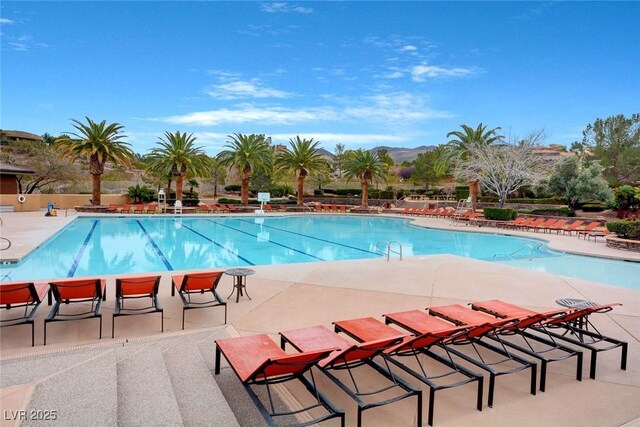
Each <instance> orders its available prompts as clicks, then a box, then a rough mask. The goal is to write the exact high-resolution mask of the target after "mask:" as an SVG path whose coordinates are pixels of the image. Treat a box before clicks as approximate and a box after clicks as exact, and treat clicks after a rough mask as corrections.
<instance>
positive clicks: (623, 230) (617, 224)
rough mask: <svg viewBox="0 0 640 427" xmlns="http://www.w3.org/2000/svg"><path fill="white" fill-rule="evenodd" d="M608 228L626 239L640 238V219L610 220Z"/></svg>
mask: <svg viewBox="0 0 640 427" xmlns="http://www.w3.org/2000/svg"><path fill="white" fill-rule="evenodd" d="M607 230H609V231H611V232H612V233H616V234H617V235H618V236H620V237H622V238H625V239H633V240H640V221H609V222H607Z"/></svg>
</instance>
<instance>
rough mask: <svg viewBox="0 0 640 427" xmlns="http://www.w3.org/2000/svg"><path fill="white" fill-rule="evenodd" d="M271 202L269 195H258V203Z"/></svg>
mask: <svg viewBox="0 0 640 427" xmlns="http://www.w3.org/2000/svg"><path fill="white" fill-rule="evenodd" d="M270 200H271V194H270V193H258V201H259V202H269V201H270Z"/></svg>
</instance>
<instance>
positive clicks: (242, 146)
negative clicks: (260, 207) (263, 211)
mask: <svg viewBox="0 0 640 427" xmlns="http://www.w3.org/2000/svg"><path fill="white" fill-rule="evenodd" d="M229 138H231V141H229V142H227V144H226V145H225V147H227V148H228V150H224V151H221V152H220V153H218V160H219V161H220V163H221V164H222V165H224V166H228V167H233V166H235V167H236V168H238V170H239V171H240V180H241V183H242V187H241V189H240V198H241V201H242V204H243V205H247V204H248V203H249V184H250V183H251V175H252V173H253V171H254V170H255V169H256V168H264V169H268V168H269V167H270V166H271V159H272V150H271V147H270V145H269V143H267V141H266V139H265V137H264V135H256V134H251V135H243V134H240V133H236V134H233V135H229Z"/></svg>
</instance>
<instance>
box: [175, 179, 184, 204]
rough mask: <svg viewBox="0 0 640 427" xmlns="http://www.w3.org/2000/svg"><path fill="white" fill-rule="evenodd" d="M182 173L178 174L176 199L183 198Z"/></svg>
mask: <svg viewBox="0 0 640 427" xmlns="http://www.w3.org/2000/svg"><path fill="white" fill-rule="evenodd" d="M183 178H184V177H183V176H182V175H178V176H176V200H182V180H183Z"/></svg>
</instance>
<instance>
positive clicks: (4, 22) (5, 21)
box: [0, 18, 15, 25]
mask: <svg viewBox="0 0 640 427" xmlns="http://www.w3.org/2000/svg"><path fill="white" fill-rule="evenodd" d="M14 23H15V21H12V20H11V19H7V18H0V24H2V25H9V24H14Z"/></svg>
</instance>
